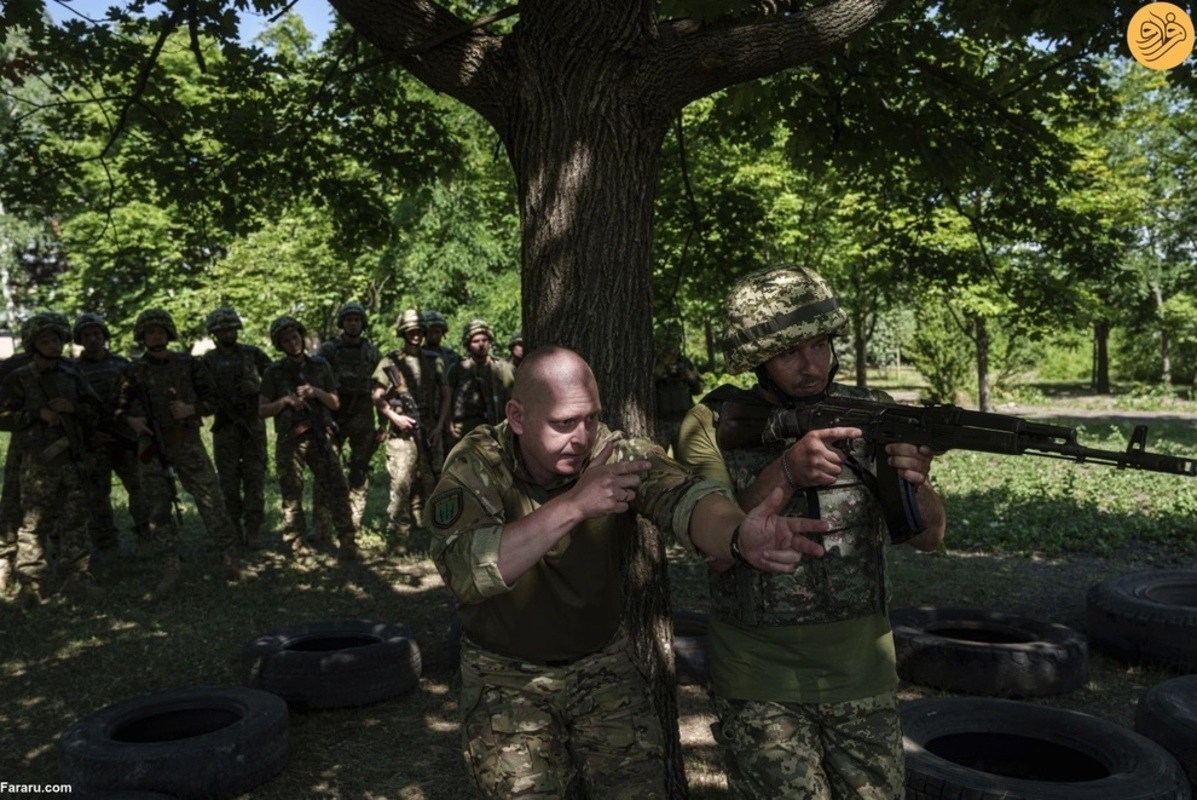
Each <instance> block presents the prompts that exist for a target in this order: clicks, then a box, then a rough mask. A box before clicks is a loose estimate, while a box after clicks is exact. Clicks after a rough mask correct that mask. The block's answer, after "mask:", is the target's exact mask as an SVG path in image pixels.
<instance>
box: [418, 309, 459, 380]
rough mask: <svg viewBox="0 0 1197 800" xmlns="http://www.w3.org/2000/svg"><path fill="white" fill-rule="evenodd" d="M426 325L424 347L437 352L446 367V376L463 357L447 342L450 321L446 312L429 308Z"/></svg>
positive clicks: (424, 314) (442, 364) (425, 313)
mask: <svg viewBox="0 0 1197 800" xmlns="http://www.w3.org/2000/svg"><path fill="white" fill-rule="evenodd" d="M423 317H424V325H425V326H427V332H426V333H425V335H424V349H425V350H428V351H430V352H432V353H435V354H436V357H437V358H439V359H440V360H441V366H442V367H444V370H445V375H446V377H447V376H448V374H449V370H450V369H451V368H452V367H453V365H454V364H456V363H457V361H458V359H459V358H461V356H459V355H458V354H457V351H456V350H454V349H453V348H452V347H450V346H449V345H447V344H445V341H444V339H445V335H446V334H447V333H448V332H449V321H448V320H446V319H445V316H444V314H442V313H441V312H439V311H433V310H432V309H428V310H427V311H425V312H424V313H423Z"/></svg>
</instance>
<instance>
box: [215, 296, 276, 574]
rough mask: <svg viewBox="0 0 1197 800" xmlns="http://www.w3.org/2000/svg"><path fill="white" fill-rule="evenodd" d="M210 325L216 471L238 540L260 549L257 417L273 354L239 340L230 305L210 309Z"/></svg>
mask: <svg viewBox="0 0 1197 800" xmlns="http://www.w3.org/2000/svg"><path fill="white" fill-rule="evenodd" d="M206 326H207V328H208V333H209V334H211V335H212V339H213V341H214V342H215V343H216V346H215V347H214V348H212V349H211V350H209V351H208V352H206V353H204V355H203V356H202V357H201V358H202V359H203V361H204V363H205V364H207V365H208V370H209V371H210V372H211V373H212V376H213V377H214V378H215V379H216V393H217V396H218V398H219V400H218V406H217V408H216V416H215V419H214V421H213V424H212V456H213V459H214V460H215V462H216V474H217V476H218V477H219V479H220V489H221V492H223V493H224V505H225V509H226V510H227V511H228V512H229V518H230V519H232V521H233V530H234V532H235V534H236V537H237V540H238V541H240V542H243V543H244V544H245V546H246V547H248V548H250V549H255V550H256V549H258V548H260V547H261V546H262V523H263V521H264V520H265V518H266V516H265V508H266V500H265V485H266V423H265V422H263V421H262V418H261V417H260V416H258V395H259V394H260V393H261V388H262V374H263V373H264V372H266V368H267V367H269V366H270V356H268V355H266V354H265V353H264V352H262V350H261V348H258V347H254V346H253V345H251V344H241V343H240V342H238V341H237V338H238V336H239V335H240V334H239V331H240V330H241V327H242V323H241V317H240V316H239V315H238V314H237V312H236V311H234V310H233V309H231V308H227V307H225V308H218V309H216V310H215V311H213V312H212V313H210V314H209V315H208V318H207V320H206Z"/></svg>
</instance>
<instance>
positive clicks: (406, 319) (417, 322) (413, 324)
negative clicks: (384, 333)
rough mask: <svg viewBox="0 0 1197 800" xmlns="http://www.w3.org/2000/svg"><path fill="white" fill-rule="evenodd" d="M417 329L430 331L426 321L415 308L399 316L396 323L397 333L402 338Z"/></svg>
mask: <svg viewBox="0 0 1197 800" xmlns="http://www.w3.org/2000/svg"><path fill="white" fill-rule="evenodd" d="M415 328H419V329H420V330H422V331H427V330H428V325H427V323H426V322H425V321H424V317H422V316H421V315H420V312H419V311H416V310H415V309H414V308H409V309H407V310H406V311H404V312H403V313H402V314H400V315H399V319H397V320H396V321H395V332H396V333H398V334H399V335H400V336H402V335H403V334H405V333H407V332H408V331H410V330H413V329H415Z"/></svg>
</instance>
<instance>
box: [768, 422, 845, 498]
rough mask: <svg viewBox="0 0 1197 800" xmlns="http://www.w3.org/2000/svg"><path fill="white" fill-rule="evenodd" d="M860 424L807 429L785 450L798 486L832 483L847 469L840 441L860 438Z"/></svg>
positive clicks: (790, 472)
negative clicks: (837, 445) (838, 443)
mask: <svg viewBox="0 0 1197 800" xmlns="http://www.w3.org/2000/svg"><path fill="white" fill-rule="evenodd" d="M863 435H864V432H863V431H861V429H860V428H819V429H816V430H813V431H807V432H806V434H805V435H803V437H802V438H801V439H799V440H798V441H796V442H794V443H793V444H792V445H790V447H789V449H787V450H786V451H785V453H783V454H782V458H784V459H785V460H786V466H787V467H788V468H789V474H790V476H791V477H792V478H793V479H794V486H795V487H802V486H830V485H831V484H833V483H835V480H836V478H838V477H839V475H840V473H841V472H843V471H844V452H843V451H842V450H840V449H839V448H838V447H836V446H835V443H836V442H841V441H844V440H846V439H858V438H860V437H861V436H863Z"/></svg>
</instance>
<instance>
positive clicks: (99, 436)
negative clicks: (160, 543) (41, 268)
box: [73, 312, 150, 556]
mask: <svg viewBox="0 0 1197 800" xmlns="http://www.w3.org/2000/svg"><path fill="white" fill-rule="evenodd" d="M73 333H74V340H75V344H77V345H80V346H82V347H83V350H82V352H81V353H80V354H79V358H78V359H76V361H75V368H76V369H78V370H79V372H80V373H81V374H82V375H83V377H84V379H86V380H87V382H88V383H89V384H90V385H91V388H92V389H93V390H94V391H95V393H96V394H97V395H99V397H100V399H101V400H103V401H104V409H105V413H104V416H103V418H102V419H101V420H100V424H99V425H98V426H97V427H96V429H95V430H94V431H93V432H92V436H91V442H90V444H91V447H90V451H91V452H90V456H91V459H92V463H91V477H92V481H91V488H92V492H91V523H92V528H91V531H92V547H93V548H94V549H95V551H96V554H97V555H100V556H103V555H105V554H110V553H113V552H115V550H116V548H117V545H118V534H117V529H116V522H115V520H114V519H113V515H112V476H113V474H114V473H115V474H116V476H117V477H118V478H120V481H121V484H122V485H123V486H124V487H125V492H126V493H127V494H128V496H129V515H130V516H131V517H132V518H133V530H134V533H135V534H136V537H137V547H138V551H139V552H142V551H144V550H146V549H148V548H149V542H150V509H149V506H148V505H146V501H145V495H144V493H143V492H142V491H141V471H140V469H139V468H138V465H137V441H136V440H135V439H134V438H133V437H132V435H131V434H130V433H129V432H122V431H120V430H118V429H117V427H116V420H115V417H114V413H115V408H116V401H117V391H118V389H119V386H120V379H121V375H122V374H123V373H124V372H125V370H126V369H128V368H129V363H130V362H129V359H127V358H125V357H124V356H121V355H117V354H116V353H113V352H112V351H110V350H109V349H108V343H109V341H110V340H111V339H112V334H111V332H110V331H109V330H108V324H107V323H106V322H105V321H104V318H103V317H102V316H100V315H99V314H92V313H89V312H84V313H82V314H80V315H79V316H78V317H77V318H76V319H75V328H74V331H73Z"/></svg>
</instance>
